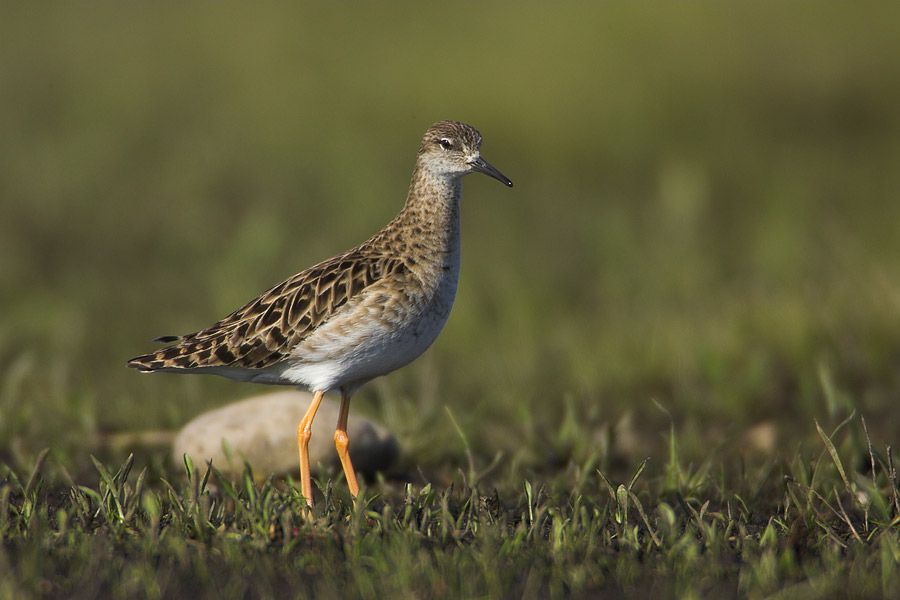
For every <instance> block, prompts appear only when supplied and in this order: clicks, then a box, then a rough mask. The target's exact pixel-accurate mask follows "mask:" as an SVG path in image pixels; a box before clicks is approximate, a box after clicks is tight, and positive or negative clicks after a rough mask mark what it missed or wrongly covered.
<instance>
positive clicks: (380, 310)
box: [128, 121, 513, 514]
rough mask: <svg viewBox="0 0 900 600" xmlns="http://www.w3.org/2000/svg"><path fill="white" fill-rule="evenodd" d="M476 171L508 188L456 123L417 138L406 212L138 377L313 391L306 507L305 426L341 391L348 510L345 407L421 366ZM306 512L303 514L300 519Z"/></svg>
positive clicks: (174, 347)
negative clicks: (466, 186) (466, 188)
mask: <svg viewBox="0 0 900 600" xmlns="http://www.w3.org/2000/svg"><path fill="white" fill-rule="evenodd" d="M476 172H477V173H483V174H486V175H488V176H490V177H493V178H494V179H497V180H498V181H500V182H502V183H503V184H505V185H507V186H509V187H512V185H513V182H512V181H510V180H509V179H508V178H507V177H506V176H505V175H503V174H502V173H501V172H500V171H498V170H497V169H495V168H494V167H493V166H491V165H490V164H489V163H488V162H487V161H485V160H484V159H483V158H482V157H481V134H480V133H479V132H478V130H477V129H475V128H474V127H472V126H470V125H467V124H465V123H461V122H458V121H439V122H437V123H435V124H433V125H432V126H431V127H429V128H428V130H427V131H426V132H425V135H424V137H423V138H422V143H421V145H420V146H419V151H418V153H417V156H416V163H415V168H414V169H413V174H412V179H411V181H410V185H409V191H408V193H407V196H406V202H405V204H404V205H403V208H402V209H401V210H400V212H399V213H398V214H397V216H396V217H394V219H393V220H391V221H390V222H389V223H388V224H387V225H386V226H385V227H384V228H383V229H381V231H379V232H378V233H376V234H375V235H373V236H372V237H371V238H369V239H368V240H366V241H365V242H363V243H362V244H360V245H358V246H356V247H355V248H352V249H351V250H348V251H346V252H344V253H342V254H338V255H337V256H334V257H333V258H330V259H328V260H325V261H323V262H321V263H319V264H317V265H315V266H312V267H310V268H308V269H306V270H304V271H301V272H300V273H298V274H296V275H294V276H293V277H290V278H288V279H286V280H285V281H283V282H281V283H279V284H278V285H276V286H274V287H272V288H271V289H269V290H267V291H265V292H263V293H262V294H260V295H259V296H258V297H256V298H254V299H253V300H251V301H250V302H248V303H247V304H245V305H244V306H242V307H241V308H239V309H237V310H235V311H234V312H232V313H231V314H229V315H228V316H226V317H224V318H222V319H220V320H219V321H216V322H215V323H214V324H213V325H211V326H210V327H208V328H206V329H203V330H201V331H198V332H196V333H191V334H187V335H182V336H163V337H160V338H157V339H155V340H153V341H154V342H158V343H164V344H170V345H168V346H166V347H164V348H161V349H158V350H156V351H154V352H150V353H149V354H144V355H142V356H138V357H136V358H132V359H131V360H129V361H128V366H129V367H131V368H134V369H137V370H138V371H141V372H144V373H150V372H170V373H200V374H202V373H208V374H214V375H221V376H224V377H228V378H230V379H233V380H237V381H244V382H254V383H267V384H280V385H292V386H296V387H299V388H301V389H303V388H305V389H308V390H309V391H310V392H312V400H311V402H310V405H309V408H308V409H307V411H306V413H305V415H304V416H303V418H302V419H301V421H300V423H299V425H298V427H297V444H298V449H299V455H300V485H301V493H302V495H303V498H304V500H305V501H306V504H307V509H306V510H307V511H308V510H309V509H311V508H312V507H313V497H312V480H311V475H310V465H309V450H308V448H309V440H310V437H311V435H312V422H313V419H314V418H315V416H316V410H317V409H318V407H319V404H320V403H321V401H322V398H323V396H324V395H325V394H326V393H328V392H340V395H341V408H340V412H339V417H338V422H337V426H336V428H335V434H334V443H335V448H336V449H337V453H338V457H339V458H340V461H341V466H342V468H343V471H344V475H345V477H346V480H347V486H348V488H349V491H350V495H351V497H352V499H353V503H354V505H355V504H356V502H357V497H358V495H359V485H358V482H357V479H356V473H355V471H354V470H353V464H352V463H351V461H350V455H349V447H350V440H349V438H348V436H347V417H348V414H349V410H350V398H351V397H352V396H353V394H354V393H355V392H356V391H357V390H359V389H360V388H361V387H362V386H363V385H365V384H366V383H368V382H369V381H371V380H372V379H375V378H376V377H380V376H382V375H386V374H388V373H390V372H392V371H395V370H397V369H399V368H401V367H403V366H406V365H407V364H409V363H410V362H412V361H413V360H415V359H416V358H418V357H419V356H420V355H421V354H422V353H423V352H424V351H425V350H426V349H427V348H428V347H429V346H431V344H432V343H433V342H434V341H435V339H437V337H438V334H439V333H440V332H441V330H442V329H443V327H444V324H445V323H446V321H447V318H448V316H449V315H450V309H451V308H452V306H453V301H454V299H455V297H456V288H457V283H458V281H459V271H460V200H461V197H462V195H461V193H462V178H463V177H464V176H466V175H468V174H470V173H476ZM307 514H308V513H307Z"/></svg>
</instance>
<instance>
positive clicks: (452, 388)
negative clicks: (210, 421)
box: [0, 2, 900, 598]
mask: <svg viewBox="0 0 900 600" xmlns="http://www.w3.org/2000/svg"><path fill="white" fill-rule="evenodd" d="M898 12H900V9H898V7H897V6H896V5H891V4H886V5H881V4H874V3H872V4H861V5H849V4H848V5H845V4H837V3H836V4H827V5H816V6H814V7H813V6H807V5H803V4H798V5H794V4H785V5H767V6H766V7H765V9H763V8H761V7H759V6H756V5H747V6H743V5H741V6H730V5H729V6H727V7H726V6H718V5H678V6H667V5H652V6H650V5H648V6H643V5H633V6H632V5H590V4H575V3H573V4H562V5H553V6H544V5H540V4H523V5H516V4H508V3H497V4H487V5H481V4H478V5H475V4H467V3H462V4H454V5H453V6H442V5H434V6H431V5H429V6H428V7H418V8H416V10H411V7H410V6H409V5H405V4H393V3H392V4H379V5H374V6H369V5H353V4H337V5H327V4H254V5H242V4H229V5H222V6H219V5H216V6H215V7H210V6H205V5H202V4H196V5H195V4H188V5H159V6H157V5H151V4H123V5H114V4H89V5H77V4H55V3H40V4H35V3H26V2H4V3H2V4H0V30H2V31H0V34H2V35H0V130H2V132H3V135H2V136H0V175H2V176H0V198H2V201H0V256H2V262H0V292H2V293H0V314H2V327H0V465H2V467H0V469H2V470H0V533H2V542H0V597H3V598H7V597H16V598H18V597H26V598H28V597H64V596H69V597H98V596H108V597H116V596H129V597H131V596H148V597H163V596H165V597H173V596H181V595H188V594H191V595H195V596H201V597H202V596H213V595H215V596H226V597H236V596H249V597H267V596H269V597H281V596H285V595H301V596H302V595H310V596H312V595H315V596H317V597H319V596H321V597H326V598H327V597H338V596H342V597H343V596H362V597H369V596H374V595H376V594H380V595H382V596H384V595H388V596H390V597H410V596H414V597H441V596H443V597H471V596H474V597H492V598H493V597H546V596H551V597H559V596H567V595H568V596H596V595H600V594H604V595H610V596H613V597H616V596H644V595H647V594H651V593H655V594H662V595H664V596H677V597H705V596H717V597H720V596H725V597H727V596H743V597H764V596H765V597H767V596H772V595H775V596H777V595H783V596H787V597H810V598H816V597H833V596H835V595H851V596H853V597H890V596H896V595H898V593H900V590H898V581H897V575H896V574H897V573H898V572H900V568H898V567H900V553H898V545H900V541H898V540H900V525H898V521H897V519H898V514H900V509H898V506H897V477H896V469H897V460H898V459H897V457H896V453H895V452H893V451H891V450H890V447H891V445H894V446H896V444H897V431H900V411H898V410H897V400H896V399H897V393H898V390H900V375H898V373H900V371H898V369H897V364H898V357H900V293H898V290H900V237H898V236H897V234H896V233H897V231H896V230H897V227H896V224H897V223H898V222H900V203H898V202H897V201H896V200H897V191H898V190H900V170H898V169H897V168H896V165H897V164H900V142H898V140H900V112H898V111H897V110H896V107H897V103H898V96H900V92H898V90H897V88H896V83H895V82H897V81H900V58H898V57H900V31H898V26H897V23H900V18H898V17H900V14H898ZM473 15H475V16H474V17H473ZM435 74H440V78H439V79H436V78H435ZM438 83H439V85H438ZM444 118H454V119H460V120H464V121H467V122H471V123H472V124H473V125H475V126H477V127H479V128H480V130H481V131H482V133H483V135H484V140H485V141H484V146H483V151H484V154H485V157H486V158H487V159H488V160H489V161H490V162H491V163H492V164H494V165H495V166H497V167H498V168H499V169H500V170H501V171H503V172H504V173H505V174H506V175H508V176H509V177H511V178H512V179H513V180H514V181H515V183H516V187H515V188H513V189H512V190H507V189H504V188H503V187H502V186H499V185H498V184H496V182H491V181H489V180H487V179H486V178H482V179H481V180H479V179H477V178H476V177H471V178H468V179H467V180H466V182H465V202H464V207H463V221H464V222H463V232H464V233H463V253H464V258H463V263H464V265H463V268H462V280H461V283H460V289H459V293H458V297H457V302H456V306H455V308H454V311H453V315H452V317H451V319H450V321H449V323H448V325H447V327H446V328H445V331H444V332H443V333H442V335H441V337H440V339H439V340H438V342H437V343H436V344H435V346H434V347H433V348H432V349H430V350H429V351H428V352H427V353H426V354H425V355H424V356H423V357H422V358H421V359H419V360H418V361H416V362H415V363H414V364H413V365H411V366H409V367H407V368H405V369H402V370H401V371H399V372H397V373H394V374H391V375H390V376H388V377H385V378H382V379H381V380H377V381H375V382H373V383H371V384H369V385H368V386H366V388H364V389H363V390H361V392H360V393H359V394H358V395H357V396H356V397H355V398H354V406H353V410H354V412H359V413H362V414H366V415H367V416H369V417H372V418H374V419H376V420H378V421H380V422H382V423H384V424H386V425H387V426H388V427H389V428H390V429H391V430H392V431H393V432H394V434H395V435H396V436H397V438H398V439H399V441H400V443H401V446H402V448H403V456H402V458H401V461H400V463H399V464H398V465H396V466H395V467H394V468H393V469H392V470H391V471H389V472H387V473H384V474H382V475H381V477H380V478H379V479H377V480H374V481H369V482H367V488H366V492H365V494H366V495H365V498H366V500H367V503H366V505H365V507H363V508H361V509H360V510H359V511H358V512H354V511H353V510H352V509H350V508H349V507H348V501H349V498H348V497H347V495H346V488H345V487H344V486H343V484H342V482H341V481H340V480H339V479H338V480H336V481H332V476H335V475H338V474H334V473H329V472H326V471H320V472H319V473H318V474H317V475H318V483H319V485H320V488H321V489H322V491H323V493H324V494H325V495H326V496H327V500H326V501H324V502H322V503H320V504H319V506H318V507H317V510H318V511H320V512H318V513H317V515H316V518H315V519H314V520H313V521H311V522H306V521H303V520H302V519H301V518H300V517H299V514H300V513H299V508H300V506H299V502H300V500H299V498H298V496H297V491H296V488H295V486H294V485H293V482H292V481H290V480H288V481H287V482H285V481H281V480H272V479H270V478H267V477H266V474H263V473H255V474H250V473H248V474H246V475H245V476H244V477H243V478H241V479H239V480H236V481H231V480H229V479H227V478H225V477H223V476H221V475H220V474H218V473H217V472H216V471H215V470H214V469H213V470H210V471H207V467H206V466H205V465H200V464H197V465H191V464H188V465H184V464H183V460H182V457H177V456H171V455H170V453H169V452H168V451H167V450H166V449H165V448H160V447H158V446H153V445H147V444H140V443H128V444H126V445H125V446H124V447H123V446H122V445H121V443H119V442H116V443H113V441H114V440H123V439H126V440H127V439H132V440H136V439H141V435H142V434H145V433H147V432H158V431H163V432H165V431H172V430H176V429H178V428H179V427H181V426H182V425H183V424H184V423H185V422H187V421H188V420H189V419H190V418H192V417H193V416H195V415H197V414H199V413H201V412H203V411H205V410H208V409H211V408H213V407H217V406H221V405H222V404H223V403H225V402H228V401H231V400H235V399H238V398H241V397H244V396H247V395H250V394H253V393H258V392H260V391H262V390H260V388H255V387H252V386H245V385H239V384H234V383H232V382H228V381H225V380H221V379H218V378H199V377H197V378H191V377H167V376H159V377H150V376H147V377H142V376H138V375H137V374H135V373H133V372H131V371H129V370H128V369H125V368H124V361H125V360H127V359H128V358H129V357H131V356H135V355H137V354H140V353H142V352H145V351H146V350H147V349H148V348H149V347H150V346H148V345H147V343H145V340H150V339H152V338H154V337H157V336H159V335H162V334H169V333H183V332H188V331H194V330H196V329H198V328H200V327H202V326H205V325H208V324H209V323H210V322H212V321H213V320H214V319H216V318H218V317H221V316H222V315H224V314H226V313H227V312H229V311H230V310H232V309H233V308H235V307H236V306H239V305H240V304H241V303H243V302H245V301H246V300H248V299H249V298H251V297H252V296H253V295H255V294H256V293H258V292H260V291H261V290H263V289H266V288H267V287H268V286H271V285H272V284H274V283H276V282H278V281H280V280H282V279H283V278H285V277H286V276H288V275H290V274H292V273H294V272H295V271H297V270H298V269H299V268H302V267H304V266H307V265H309V264H313V263H314V262H315V261H317V260H321V259H324V258H326V257H328V256H331V255H333V254H334V253H336V252H339V251H341V250H344V249H346V248H348V247H350V246H352V245H353V244H356V243H359V242H360V241H362V240H363V239H365V238H366V237H367V236H369V235H371V234H372V233H373V232H374V231H375V230H376V229H377V227H379V226H380V225H381V224H383V223H385V222H387V221H388V220H389V219H390V218H391V216H393V214H394V213H395V212H396V211H397V210H399V208H400V203H401V201H402V197H403V194H404V193H405V190H406V182H407V181H408V177H409V171H410V169H411V166H412V161H413V152H414V149H415V145H416V143H417V142H418V140H419V139H420V136H421V134H422V132H423V131H424V129H425V128H426V127H427V126H428V125H429V124H430V123H432V122H433V121H436V120H438V119H444ZM129 436H130V437H129ZM92 457H93V460H92ZM129 457H130V458H129ZM648 457H649V461H648V460H647V458H648ZM407 484H409V485H407Z"/></svg>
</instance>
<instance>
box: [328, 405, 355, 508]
mask: <svg viewBox="0 0 900 600" xmlns="http://www.w3.org/2000/svg"><path fill="white" fill-rule="evenodd" d="M349 414H350V396H348V395H347V394H345V393H344V392H343V391H342V392H341V414H340V416H339V417H338V422H337V429H336V430H335V431H334V445H335V447H336V448H337V452H338V456H339V457H340V458H341V466H343V467H344V476H345V477H346V478H347V487H349V488H350V495H351V496H353V506H356V497H357V496H358V495H359V484H357V483H356V471H354V470H353V463H352V462H350V438H349V437H347V416H348V415H349Z"/></svg>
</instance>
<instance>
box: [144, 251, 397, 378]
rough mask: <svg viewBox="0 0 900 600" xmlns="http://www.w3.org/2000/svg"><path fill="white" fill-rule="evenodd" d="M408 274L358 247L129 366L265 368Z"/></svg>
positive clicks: (146, 368)
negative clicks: (348, 307)
mask: <svg viewBox="0 0 900 600" xmlns="http://www.w3.org/2000/svg"><path fill="white" fill-rule="evenodd" d="M405 269H406V265H404V263H403V262H402V261H401V260H399V259H396V258H390V257H385V256H384V255H377V254H374V253H368V252H366V251H365V249H364V247H359V248H355V249H353V250H351V251H349V252H346V253H344V254H341V255H338V256H335V257H334V258H331V259H329V260H327V261H325V262H323V263H320V264H318V265H316V266H314V267H310V268H309V269H306V270H305V271H303V272H302V273H299V274H297V275H294V276H293V277H291V278H290V279H288V280H286V281H283V282H281V283H280V284H278V285H276V286H275V287H273V288H272V289H270V290H268V291H267V292H265V293H263V294H262V295H261V296H259V297H258V298H256V299H255V300H252V301H251V302H249V303H248V304H247V305H245V306H244V307H242V308H239V309H238V310H236V311H234V312H233V313H231V314H230V315H228V316H227V317H225V318H224V319H221V320H219V321H217V322H216V323H215V324H214V325H212V326H211V327H208V328H207V329H204V330H203V331H198V332H197V333H191V334H189V335H186V336H183V337H181V338H180V342H179V343H178V344H175V345H173V346H168V347H166V348H162V349H161V350H157V351H156V352H152V353H150V354H145V355H143V356H138V357H137V358H133V359H131V360H130V361H128V366H129V367H132V368H135V369H138V370H140V371H157V370H160V369H167V370H171V369H196V368H202V367H235V368H243V369H265V368H266V367H269V366H271V365H273V364H275V363H277V362H278V361H280V360H281V359H283V358H285V357H286V356H287V355H288V354H289V353H290V351H291V349H292V348H293V347H294V346H296V345H297V344H298V343H300V342H301V341H303V339H304V338H306V337H307V336H309V334H310V333H312V332H313V331H315V329H316V328H317V327H318V326H319V325H321V324H322V323H324V322H325V321H327V320H328V319H329V318H330V317H332V316H333V315H335V314H336V313H337V312H339V311H340V309H341V307H343V306H344V305H345V304H347V303H348V302H349V301H350V300H351V299H352V298H354V297H355V296H357V295H358V294H360V293H361V292H362V291H364V290H365V289H366V288H367V287H369V286H371V285H372V284H373V283H376V282H378V281H379V280H381V279H383V278H384V277H386V276H388V275H393V274H395V273H397V271H398V270H405ZM160 339H162V340H165V341H174V340H173V339H172V338H171V337H167V338H160ZM176 339H177V338H176Z"/></svg>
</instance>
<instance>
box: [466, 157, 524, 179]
mask: <svg viewBox="0 0 900 600" xmlns="http://www.w3.org/2000/svg"><path fill="white" fill-rule="evenodd" d="M469 166H470V167H472V170H473V171H478V172H479V173H484V174H485V175H490V176H491V177H493V178H494V179H496V180H497V181H500V182H502V183H505V184H506V185H508V186H509V187H512V185H513V182H512V181H510V180H509V179H507V178H506V175H504V174H503V173H501V172H500V171H498V170H497V169H495V168H494V167H492V166H491V165H490V164H488V162H487V161H486V160H484V159H483V158H481V157H480V156H479V157H477V158H474V159H472V160H471V161H469Z"/></svg>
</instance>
